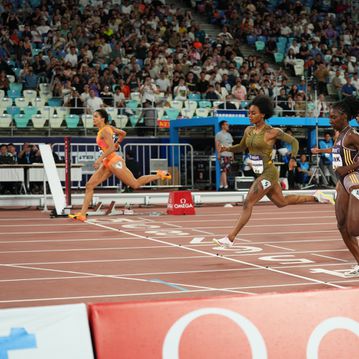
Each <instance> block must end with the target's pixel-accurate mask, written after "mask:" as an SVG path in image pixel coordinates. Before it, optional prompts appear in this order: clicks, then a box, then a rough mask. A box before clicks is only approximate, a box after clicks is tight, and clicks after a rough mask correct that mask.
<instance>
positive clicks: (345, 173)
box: [335, 166, 348, 177]
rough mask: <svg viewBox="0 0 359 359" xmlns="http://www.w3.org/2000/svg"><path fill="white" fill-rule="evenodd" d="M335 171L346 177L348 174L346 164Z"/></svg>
mask: <svg viewBox="0 0 359 359" xmlns="http://www.w3.org/2000/svg"><path fill="white" fill-rule="evenodd" d="M335 172H336V173H337V174H338V175H339V176H340V177H345V176H346V175H347V174H348V170H347V169H346V168H345V166H342V167H337V168H336V170H335Z"/></svg>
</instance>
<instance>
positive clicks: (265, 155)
mask: <svg viewBox="0 0 359 359" xmlns="http://www.w3.org/2000/svg"><path fill="white" fill-rule="evenodd" d="M273 112H274V111H273V103H272V101H271V99H270V98H269V97H267V96H262V95H261V96H257V97H256V98H255V99H254V100H253V102H252V104H251V106H250V108H249V112H248V115H249V119H250V122H251V123H252V124H253V126H248V127H247V128H246V129H245V131H244V135H243V138H242V140H241V142H240V143H239V144H238V145H234V146H231V147H228V148H223V149H222V150H223V151H230V152H244V151H245V150H246V149H248V150H249V156H250V159H251V161H252V163H251V164H252V169H253V171H254V173H255V175H256V177H257V178H256V180H255V181H254V183H253V184H252V186H251V188H250V189H249V191H248V194H247V198H246V200H245V202H244V205H243V211H242V214H241V216H240V218H239V219H238V221H237V223H236V224H235V226H234V228H233V229H232V231H231V232H230V233H229V234H228V235H227V236H225V237H223V238H221V239H213V241H214V242H215V243H216V244H218V245H220V246H222V247H231V246H232V245H233V241H234V239H235V238H236V235H237V234H238V233H239V231H240V230H241V229H242V228H243V227H244V226H245V225H246V223H247V222H248V221H249V219H250V217H251V215H252V210H253V206H254V205H255V204H256V203H257V202H259V201H260V200H261V199H262V198H263V197H264V196H265V195H267V196H268V198H269V199H270V200H271V201H272V202H273V203H274V204H275V205H276V206H277V207H285V206H287V205H289V204H297V203H305V202H322V203H328V202H332V203H333V204H334V200H333V198H330V197H327V196H326V195H325V194H324V193H322V192H321V191H317V192H316V193H315V194H314V195H307V196H306V195H303V196H298V195H289V196H283V193H282V188H281V186H280V184H279V182H278V179H279V175H278V171H277V169H276V167H275V166H274V164H273V162H272V158H271V154H272V150H273V146H274V144H275V142H276V141H277V140H281V141H284V142H287V143H289V144H291V145H292V158H291V160H290V161H291V163H290V164H292V165H293V161H295V158H296V156H297V154H298V148H299V144H298V141H297V140H296V139H295V138H294V137H292V136H290V135H288V134H287V133H285V132H283V131H282V130H281V129H280V128H273V127H272V126H269V125H267V124H266V123H265V120H267V119H268V118H270V117H271V116H272V115H273Z"/></svg>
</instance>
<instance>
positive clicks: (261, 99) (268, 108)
mask: <svg viewBox="0 0 359 359" xmlns="http://www.w3.org/2000/svg"><path fill="white" fill-rule="evenodd" d="M251 105H253V106H257V107H258V108H259V111H260V112H261V113H262V114H264V119H265V120H267V119H268V118H270V117H272V116H273V115H274V108H273V102H272V100H271V99H270V97H268V96H265V95H259V96H256V97H255V99H254V100H253V101H252V103H251Z"/></svg>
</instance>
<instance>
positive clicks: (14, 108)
mask: <svg viewBox="0 0 359 359" xmlns="http://www.w3.org/2000/svg"><path fill="white" fill-rule="evenodd" d="M20 112H21V110H20V108H19V107H17V106H9V107H6V113H8V114H9V115H11V116H12V117H14V116H15V115H18V114H20Z"/></svg>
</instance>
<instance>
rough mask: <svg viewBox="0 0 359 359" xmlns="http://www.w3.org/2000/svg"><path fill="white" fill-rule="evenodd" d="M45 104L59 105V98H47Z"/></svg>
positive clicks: (60, 102)
mask: <svg viewBox="0 0 359 359" xmlns="http://www.w3.org/2000/svg"><path fill="white" fill-rule="evenodd" d="M47 104H48V105H49V106H51V107H60V106H61V105H62V99H61V98H49V99H48V100H47Z"/></svg>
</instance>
